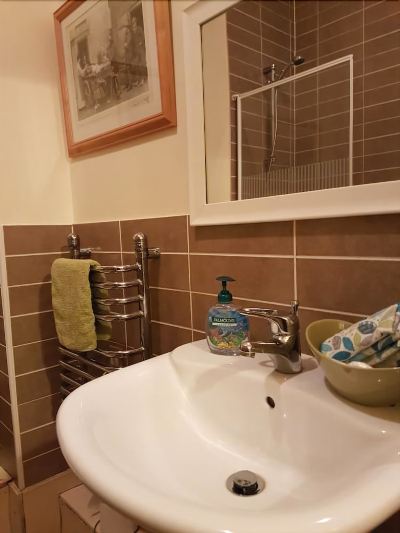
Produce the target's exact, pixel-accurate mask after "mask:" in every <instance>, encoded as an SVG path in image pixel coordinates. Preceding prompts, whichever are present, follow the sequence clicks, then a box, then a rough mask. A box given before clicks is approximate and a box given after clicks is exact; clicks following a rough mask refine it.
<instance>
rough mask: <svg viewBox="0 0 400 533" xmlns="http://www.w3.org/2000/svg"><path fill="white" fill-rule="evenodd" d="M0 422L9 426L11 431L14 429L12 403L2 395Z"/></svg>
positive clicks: (0, 400)
mask: <svg viewBox="0 0 400 533" xmlns="http://www.w3.org/2000/svg"><path fill="white" fill-rule="evenodd" d="M0 423H2V424H4V425H5V426H7V427H8V429H9V430H10V431H12V430H13V423H12V415H11V405H10V404H9V403H7V402H6V401H5V400H3V398H1V397H0Z"/></svg>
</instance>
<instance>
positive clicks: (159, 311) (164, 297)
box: [150, 289, 191, 328]
mask: <svg viewBox="0 0 400 533" xmlns="http://www.w3.org/2000/svg"><path fill="white" fill-rule="evenodd" d="M150 300H151V316H152V319H153V320H156V321H157V322H166V323H167V324H176V325H178V326H184V327H187V328H190V327H191V318H190V294H189V292H180V291H179V292H178V291H170V290H162V289H151V294H150Z"/></svg>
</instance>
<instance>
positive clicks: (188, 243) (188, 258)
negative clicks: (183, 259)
mask: <svg viewBox="0 0 400 533" xmlns="http://www.w3.org/2000/svg"><path fill="white" fill-rule="evenodd" d="M186 240H187V264H188V278H189V279H188V281H189V305H190V329H191V331H192V342H193V340H194V338H193V301H192V278H191V272H190V237H189V215H187V216H186Z"/></svg>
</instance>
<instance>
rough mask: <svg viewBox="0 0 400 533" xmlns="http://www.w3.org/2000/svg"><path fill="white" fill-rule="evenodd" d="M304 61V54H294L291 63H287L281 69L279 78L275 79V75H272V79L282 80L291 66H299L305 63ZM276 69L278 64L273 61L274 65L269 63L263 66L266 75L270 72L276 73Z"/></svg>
mask: <svg viewBox="0 0 400 533" xmlns="http://www.w3.org/2000/svg"><path fill="white" fill-rule="evenodd" d="M304 61H305V60H304V57H303V56H293V57H292V59H291V61H289V63H287V64H286V65H285V66H284V67H283V69H282V70H281V71H280V73H279V76H278V79H277V80H275V79H274V77H275V76H274V75H273V76H272V81H278V80H281V79H282V78H283V76H284V75H285V74H286V72H287V71H288V69H289V68H290V67H293V66H294V67H298V66H299V65H302V64H303V63H304ZM275 71H276V65H275V64H274V63H272V65H268V66H267V67H265V68H263V74H264V76H268V74H271V73H274V72H275Z"/></svg>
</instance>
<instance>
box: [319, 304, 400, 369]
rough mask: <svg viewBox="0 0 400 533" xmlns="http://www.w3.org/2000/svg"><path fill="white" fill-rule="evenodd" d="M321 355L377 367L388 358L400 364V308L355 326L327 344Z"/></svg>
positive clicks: (337, 335) (397, 307)
mask: <svg viewBox="0 0 400 533" xmlns="http://www.w3.org/2000/svg"><path fill="white" fill-rule="evenodd" d="M320 351H321V352H322V353H323V354H324V355H326V356H327V357H330V358H332V359H336V360H337V361H341V362H342V363H350V362H352V361H361V362H363V363H367V364H368V365H370V366H377V365H379V364H380V363H382V362H383V361H385V360H387V359H388V358H389V357H393V358H395V359H396V360H397V361H400V304H394V305H391V306H390V307H387V308H386V309H382V310H381V311H378V312H377V313H375V314H373V315H372V316H370V317H368V318H366V319H364V320H360V322H357V323H356V324H352V325H351V326H349V327H348V328H346V329H344V330H343V331H341V332H340V333H337V334H336V335H334V336H333V337H330V338H329V339H327V340H326V341H324V342H323V343H322V344H321V347H320Z"/></svg>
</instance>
